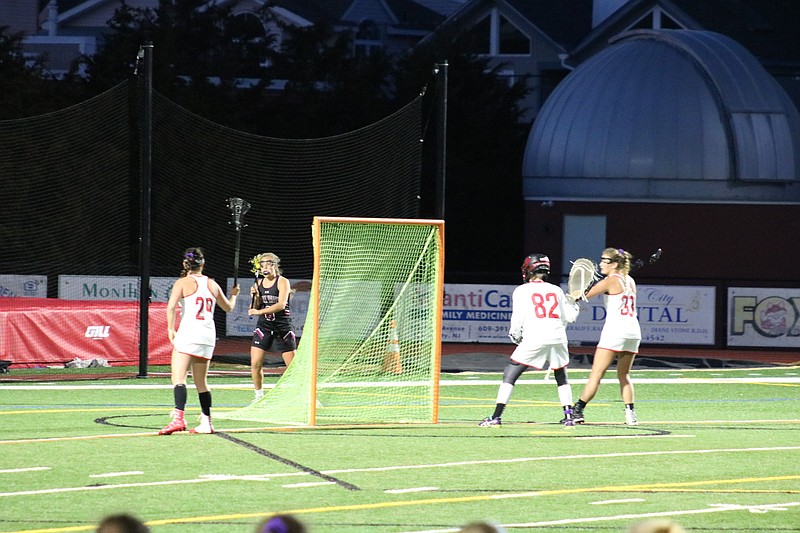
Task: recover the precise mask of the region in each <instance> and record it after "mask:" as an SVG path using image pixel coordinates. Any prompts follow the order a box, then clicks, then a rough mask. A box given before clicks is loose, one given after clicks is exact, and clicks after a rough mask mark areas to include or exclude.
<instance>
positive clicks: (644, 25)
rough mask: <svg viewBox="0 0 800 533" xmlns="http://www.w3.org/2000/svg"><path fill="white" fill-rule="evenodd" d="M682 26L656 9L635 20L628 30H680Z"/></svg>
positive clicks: (662, 11) (659, 9) (661, 10)
mask: <svg viewBox="0 0 800 533" xmlns="http://www.w3.org/2000/svg"><path fill="white" fill-rule="evenodd" d="M683 28H684V26H682V25H681V24H679V23H678V22H676V21H675V19H673V18H672V17H670V16H669V15H667V14H666V13H665V12H664V10H663V9H661V8H660V7H657V8H655V9H653V10H652V11H650V12H648V13H647V14H646V15H645V16H643V17H642V18H640V19H639V20H637V21H636V22H635V23H634V24H633V25H632V26H631V27H630V28H628V29H631V30H650V29H654V30H658V29H665V30H680V29H683Z"/></svg>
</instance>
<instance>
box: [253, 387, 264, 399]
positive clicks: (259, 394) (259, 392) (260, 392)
mask: <svg viewBox="0 0 800 533" xmlns="http://www.w3.org/2000/svg"><path fill="white" fill-rule="evenodd" d="M255 395H256V398H255V400H253V401H254V402H257V401H258V400H260V399H261V398H263V397H264V389H258V390H257V391H256V393H255Z"/></svg>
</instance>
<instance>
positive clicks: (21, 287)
mask: <svg viewBox="0 0 800 533" xmlns="http://www.w3.org/2000/svg"><path fill="white" fill-rule="evenodd" d="M21 297H28V298H47V276H34V275H24V276H20V275H15V274H1V275H0V298H21Z"/></svg>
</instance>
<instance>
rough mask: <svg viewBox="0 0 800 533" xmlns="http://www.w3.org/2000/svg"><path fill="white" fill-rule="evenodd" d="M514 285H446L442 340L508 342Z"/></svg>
mask: <svg viewBox="0 0 800 533" xmlns="http://www.w3.org/2000/svg"><path fill="white" fill-rule="evenodd" d="M515 288H516V286H515V285H467V284H453V283H445V284H444V302H443V305H442V341H443V342H487V343H500V342H508V343H510V342H511V340H510V339H509V338H508V325H509V321H510V320H511V294H512V293H513V292H514V289H515Z"/></svg>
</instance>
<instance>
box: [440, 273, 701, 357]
mask: <svg viewBox="0 0 800 533" xmlns="http://www.w3.org/2000/svg"><path fill="white" fill-rule="evenodd" d="M515 288H516V286H514V285H457V284H445V294H444V305H443V316H442V319H443V320H442V340H443V341H444V342H486V343H505V342H511V341H510V340H509V338H508V327H509V321H510V320H511V306H512V294H513V292H514V289H515ZM637 289H638V296H639V303H638V306H637V308H638V313H639V323H640V325H641V327H642V342H643V343H647V344H698V345H713V344H714V333H715V329H714V318H715V312H714V304H715V298H716V291H715V289H714V287H695V286H689V287H687V286H662V285H639V286H638V287H637ZM580 305H581V313H580V316H579V317H578V320H576V321H575V323H574V324H568V325H567V337H568V339H569V341H570V342H571V343H596V342H597V341H598V340H599V339H600V332H601V330H602V329H603V323H604V322H605V307H604V305H603V301H602V299H601V298H594V299H592V300H591V301H590V302H581V304H580Z"/></svg>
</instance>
